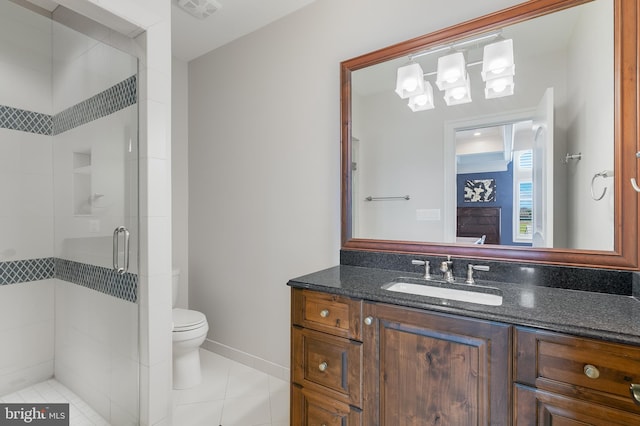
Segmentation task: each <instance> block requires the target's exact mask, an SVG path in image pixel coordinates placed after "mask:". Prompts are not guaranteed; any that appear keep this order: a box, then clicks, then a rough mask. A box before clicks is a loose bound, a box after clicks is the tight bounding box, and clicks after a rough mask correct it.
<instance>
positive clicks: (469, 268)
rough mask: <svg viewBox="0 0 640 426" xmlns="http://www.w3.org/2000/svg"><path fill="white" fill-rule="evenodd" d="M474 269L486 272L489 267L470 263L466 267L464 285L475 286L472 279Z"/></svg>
mask: <svg viewBox="0 0 640 426" xmlns="http://www.w3.org/2000/svg"><path fill="white" fill-rule="evenodd" d="M474 269H475V270H476V271H488V270H489V267H488V266H487V265H473V264H471V263H470V264H469V265H468V266H467V280H466V281H465V284H475V280H474V279H473V271H474Z"/></svg>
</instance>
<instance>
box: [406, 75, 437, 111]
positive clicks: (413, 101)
mask: <svg viewBox="0 0 640 426" xmlns="http://www.w3.org/2000/svg"><path fill="white" fill-rule="evenodd" d="M409 108H411V111H413V112H416V111H426V110H428V109H433V108H434V104H433V87H431V83H429V82H428V81H425V82H424V93H422V94H420V95H416V96H412V97H410V98H409Z"/></svg>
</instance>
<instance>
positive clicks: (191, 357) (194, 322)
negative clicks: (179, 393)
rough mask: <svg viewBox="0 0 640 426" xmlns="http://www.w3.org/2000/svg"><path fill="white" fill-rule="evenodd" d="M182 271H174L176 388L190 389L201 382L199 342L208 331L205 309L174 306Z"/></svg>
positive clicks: (173, 336) (174, 376)
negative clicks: (198, 309)
mask: <svg viewBox="0 0 640 426" xmlns="http://www.w3.org/2000/svg"><path fill="white" fill-rule="evenodd" d="M179 280H180V271H179V270H177V269H174V271H173V299H172V300H173V306H174V308H173V333H172V341H173V388H174V389H187V388H191V387H193V386H196V385H198V384H199V383H200V382H201V381H202V373H201V371H200V352H199V350H200V345H202V343H203V342H204V340H205V339H206V337H207V332H208V331H209V324H208V323H207V318H206V317H205V316H204V314H203V313H202V312H198V311H192V310H189V309H180V308H176V307H175V303H176V300H177V295H178V282H179Z"/></svg>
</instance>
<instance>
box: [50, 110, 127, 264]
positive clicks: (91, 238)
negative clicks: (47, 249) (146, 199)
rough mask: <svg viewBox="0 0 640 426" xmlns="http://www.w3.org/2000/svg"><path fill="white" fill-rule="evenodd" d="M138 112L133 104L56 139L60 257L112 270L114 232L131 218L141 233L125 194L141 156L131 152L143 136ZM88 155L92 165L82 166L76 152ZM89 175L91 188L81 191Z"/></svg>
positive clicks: (56, 237)
mask: <svg viewBox="0 0 640 426" xmlns="http://www.w3.org/2000/svg"><path fill="white" fill-rule="evenodd" d="M136 111H137V107H136V106H135V105H133V106H130V107H127V108H124V109H121V110H120V111H118V112H116V113H113V114H111V115H109V116H107V117H103V118H101V119H98V120H94V121H92V122H90V123H87V124H85V125H82V126H80V127H76V128H74V129H72V130H69V131H66V132H64V133H61V134H59V135H56V136H54V164H55V167H54V170H55V172H54V173H55V176H54V181H55V182H56V186H55V199H56V207H55V230H56V232H55V253H56V256H58V257H61V258H63V259H69V260H75V261H77V262H82V263H89V264H93V265H99V266H103V267H106V268H110V267H112V265H113V259H112V251H111V248H112V233H113V230H114V229H115V228H116V227H118V226H121V225H125V217H126V218H127V219H126V220H127V222H129V223H126V225H128V226H129V227H130V228H133V229H131V231H132V232H135V233H134V234H133V235H136V236H137V235H138V233H137V232H136V231H137V230H136V229H135V228H136V227H137V223H136V222H135V221H131V217H130V214H129V210H130V208H131V206H130V205H129V203H130V202H131V200H129V199H125V196H124V191H125V188H126V187H125V183H126V177H127V176H126V175H127V173H129V171H128V170H126V169H127V166H128V165H129V164H130V161H129V158H128V157H129V156H135V155H136V152H135V151H134V152H132V153H129V152H128V141H129V139H131V140H132V141H133V143H135V140H136V138H137V126H136V125H135V121H136V120H135V115H134V114H135V113H136ZM82 153H86V154H87V155H90V164H89V165H87V166H83V167H76V165H74V154H75V155H77V154H82ZM86 176H90V179H91V181H90V186H91V187H90V190H87V191H86V192H85V193H82V194H78V193H75V192H74V188H75V185H77V182H76V181H75V180H76V179H82V178H84V177H86ZM79 203H82V206H80V204H79ZM85 204H86V205H85ZM134 207H135V206H134ZM78 208H81V209H86V213H78V210H77V209H78ZM82 211H84V210H82ZM134 211H135V208H134ZM134 239H135V238H134ZM130 253H131V262H130V265H131V267H132V269H131V270H130V272H133V273H137V256H136V251H134V250H130Z"/></svg>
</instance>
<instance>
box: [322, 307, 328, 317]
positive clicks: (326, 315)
mask: <svg viewBox="0 0 640 426" xmlns="http://www.w3.org/2000/svg"><path fill="white" fill-rule="evenodd" d="M320 316H321V317H322V318H326V317H328V316H329V310H328V309H323V310H321V311H320Z"/></svg>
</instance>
